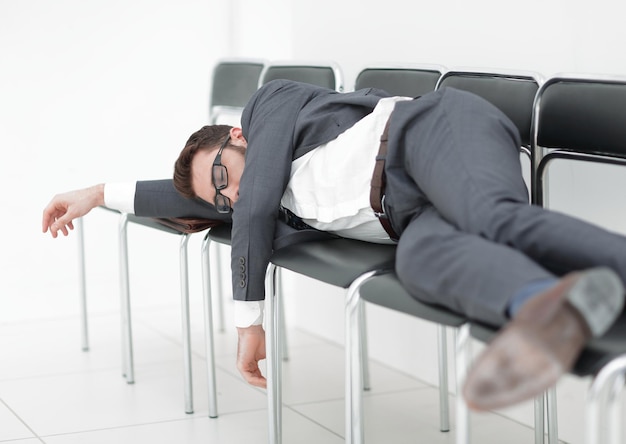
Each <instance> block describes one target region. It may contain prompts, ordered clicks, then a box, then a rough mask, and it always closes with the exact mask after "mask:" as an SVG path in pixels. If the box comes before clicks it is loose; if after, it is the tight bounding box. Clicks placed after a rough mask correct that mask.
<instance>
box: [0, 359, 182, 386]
mask: <svg viewBox="0 0 626 444" xmlns="http://www.w3.org/2000/svg"><path fill="white" fill-rule="evenodd" d="M175 362H179V359H177V358H172V359H168V360H163V361H158V362H145V363H139V364H137V363H135V367H134V368H135V373H136V372H137V370H141V369H142V368H153V367H156V366H158V365H163V364H171V363H175ZM118 370H119V365H111V366H110V367H102V368H95V369H94V368H92V369H88V370H84V371H67V372H55V373H43V374H39V375H31V376H18V377H15V378H0V384H2V383H6V382H13V381H25V380H29V379H45V378H56V377H63V376H78V375H88V374H95V373H106V372H111V371H118ZM120 378H121V379H124V377H123V376H122V375H121V374H120Z"/></svg>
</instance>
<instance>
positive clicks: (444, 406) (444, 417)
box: [437, 324, 450, 432]
mask: <svg viewBox="0 0 626 444" xmlns="http://www.w3.org/2000/svg"><path fill="white" fill-rule="evenodd" d="M437 353H438V358H439V430H440V431H442V432H448V431H450V403H449V401H448V339H447V336H446V326H445V325H442V324H437Z"/></svg>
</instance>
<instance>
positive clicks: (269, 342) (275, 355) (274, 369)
mask: <svg viewBox="0 0 626 444" xmlns="http://www.w3.org/2000/svg"><path fill="white" fill-rule="evenodd" d="M276 296H277V294H276V265H274V264H272V263H270V264H269V265H268V267H267V271H266V273H265V323H266V325H265V352H266V362H267V403H268V408H267V411H268V432H269V443H270V444H281V443H282V391H281V390H280V385H281V383H282V380H281V379H280V376H281V375H280V366H281V362H280V356H279V350H280V348H279V345H280V344H279V342H280V341H279V340H278V336H279V334H280V333H279V327H278V324H279V315H278V312H277V311H278V308H277V306H278V304H279V301H277V300H276Z"/></svg>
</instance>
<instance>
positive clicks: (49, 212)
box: [41, 184, 104, 238]
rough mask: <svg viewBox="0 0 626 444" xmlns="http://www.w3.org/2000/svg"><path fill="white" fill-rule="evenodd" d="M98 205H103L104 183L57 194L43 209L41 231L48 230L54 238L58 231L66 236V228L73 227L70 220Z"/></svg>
mask: <svg viewBox="0 0 626 444" xmlns="http://www.w3.org/2000/svg"><path fill="white" fill-rule="evenodd" d="M98 205H104V184H99V185H94V186H92V187H89V188H84V189H82V190H75V191H69V192H67V193H63V194H57V195H56V196H54V197H53V198H52V200H51V201H50V203H49V204H48V206H47V207H46V208H45V209H44V210H43V218H42V222H41V228H42V231H43V232H44V233H45V232H46V231H48V230H49V231H50V234H51V235H52V237H54V238H56V237H57V236H58V234H59V231H61V232H62V233H63V235H64V236H67V234H68V230H73V229H74V224H73V223H72V221H73V220H74V219H76V218H77V217H82V216H84V215H85V214H87V213H89V211H91V209H92V208H95V207H97V206H98Z"/></svg>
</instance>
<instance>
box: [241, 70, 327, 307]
mask: <svg viewBox="0 0 626 444" xmlns="http://www.w3.org/2000/svg"><path fill="white" fill-rule="evenodd" d="M316 91H320V89H319V88H317V87H313V86H310V88H309V86H304V85H302V84H296V83H293V82H285V81H282V80H276V81H273V82H270V83H268V84H267V85H265V86H264V87H263V88H262V89H260V90H259V91H257V93H256V94H255V95H254V96H253V97H252V99H251V100H250V102H249V103H248V105H247V106H246V109H245V110H244V113H243V115H242V129H243V132H244V136H245V137H246V140H247V141H248V148H247V150H246V165H245V168H244V173H243V176H242V178H241V182H240V184H239V199H238V201H237V202H236V203H235V205H234V206H233V227H232V249H231V268H232V273H233V297H234V299H236V300H248V301H254V300H262V299H264V298H265V286H264V278H265V271H266V268H267V265H268V264H269V260H270V257H271V254H272V243H273V240H274V234H275V231H276V224H277V221H276V219H277V216H278V208H279V205H280V199H281V197H282V195H283V192H284V190H285V187H286V186H287V183H288V180H289V173H290V171H291V162H292V156H293V145H294V141H293V138H294V127H295V122H296V120H297V116H298V113H299V111H300V110H301V108H302V106H303V105H304V103H306V102H307V100H308V99H309V98H310V97H312V96H313V95H315V92H316ZM325 91H328V90H325Z"/></svg>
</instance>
